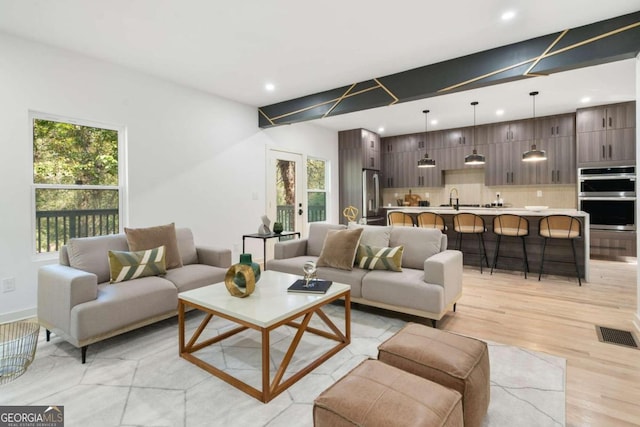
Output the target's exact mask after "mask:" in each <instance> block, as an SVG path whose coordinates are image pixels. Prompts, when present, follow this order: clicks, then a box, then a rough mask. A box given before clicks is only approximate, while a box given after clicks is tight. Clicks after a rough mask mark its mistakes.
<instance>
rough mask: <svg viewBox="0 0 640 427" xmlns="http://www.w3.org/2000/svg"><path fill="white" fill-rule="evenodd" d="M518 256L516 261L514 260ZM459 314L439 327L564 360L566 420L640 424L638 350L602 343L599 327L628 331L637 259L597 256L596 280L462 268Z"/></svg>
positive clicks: (572, 422) (593, 267)
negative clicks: (605, 259)
mask: <svg viewBox="0 0 640 427" xmlns="http://www.w3.org/2000/svg"><path fill="white" fill-rule="evenodd" d="M515 262H517V261H515ZM463 284H464V285H463V286H464V288H463V293H462V298H461V299H460V301H459V302H458V306H457V307H458V308H457V312H456V313H454V314H452V315H447V316H445V317H444V318H443V319H442V320H441V321H440V322H438V328H439V329H444V330H450V331H456V332H460V333H463V334H468V335H471V336H474V337H477V338H481V339H487V340H492V341H496V342H500V343H504V344H511V345H517V346H520V347H524V348H529V349H531V350H536V351H541V352H545V353H549V354H553V355H557V356H561V357H564V358H566V360H567V372H566V390H567V391H566V421H567V425H568V426H580V427H582V426H638V425H640V350H637V349H630V348H626V347H622V346H618V345H614V344H605V343H601V342H599V341H598V337H597V335H596V331H595V325H602V326H609V327H613V328H616V329H623V330H630V331H632V332H633V333H634V334H635V336H636V338H638V334H637V333H636V330H635V327H634V325H633V323H632V322H633V318H634V313H635V311H636V292H637V291H636V288H637V287H636V265H635V264H634V263H633V264H632V263H623V262H612V261H601V260H592V264H591V281H590V282H589V283H586V282H583V285H582V287H578V282H577V280H576V279H571V278H565V277H554V276H543V278H542V281H540V282H538V275H537V274H530V275H529V277H528V279H526V280H525V279H524V275H523V274H522V273H520V274H518V273H517V272H507V271H504V270H499V271H497V272H496V271H494V274H493V275H490V274H489V272H488V271H486V270H485V271H484V274H482V275H481V274H480V270H479V269H477V270H476V269H473V268H470V267H467V266H465V273H464V281H463Z"/></svg>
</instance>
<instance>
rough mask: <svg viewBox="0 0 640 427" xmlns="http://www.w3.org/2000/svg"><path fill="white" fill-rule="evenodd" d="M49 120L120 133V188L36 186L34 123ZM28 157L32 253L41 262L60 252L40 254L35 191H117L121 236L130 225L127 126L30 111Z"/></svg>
mask: <svg viewBox="0 0 640 427" xmlns="http://www.w3.org/2000/svg"><path fill="white" fill-rule="evenodd" d="M34 119H38V120H49V121H53V122H60V123H72V124H76V125H80V126H89V127H96V128H101V129H109V130H115V131H116V132H118V185H117V186H112V185H68V184H65V185H58V184H36V183H35V182H33V121H34ZM29 147H30V148H29V153H30V164H31V233H30V234H31V253H32V255H33V256H34V257H35V258H37V259H38V260H43V259H54V258H55V259H57V258H58V251H52V252H43V253H38V252H37V248H36V236H35V230H36V189H38V188H51V189H60V190H67V189H72V190H75V189H79V188H82V189H87V190H118V193H119V194H118V212H119V214H120V215H119V216H120V218H119V220H118V228H119V231H120V232H121V233H122V232H123V231H124V227H125V226H127V225H128V224H129V197H128V191H127V189H128V182H129V181H128V169H129V168H128V162H127V156H126V154H127V152H128V150H127V128H126V126H125V125H117V124H112V123H105V122H98V121H94V120H85V119H78V118H74V117H69V116H63V115H58V114H51V113H44V112H41V111H34V110H29Z"/></svg>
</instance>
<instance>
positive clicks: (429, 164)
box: [418, 110, 436, 168]
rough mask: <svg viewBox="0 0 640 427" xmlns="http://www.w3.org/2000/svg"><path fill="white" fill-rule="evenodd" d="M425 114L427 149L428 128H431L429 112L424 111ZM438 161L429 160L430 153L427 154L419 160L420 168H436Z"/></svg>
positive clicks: (425, 144)
mask: <svg viewBox="0 0 640 427" xmlns="http://www.w3.org/2000/svg"><path fill="white" fill-rule="evenodd" d="M422 112H423V113H424V121H425V123H424V146H425V148H426V147H427V128H428V126H429V110H423V111H422ZM435 166H436V161H435V160H433V159H430V158H429V153H427V152H425V153H424V157H423V158H421V159H420V160H418V167H419V168H434V167H435Z"/></svg>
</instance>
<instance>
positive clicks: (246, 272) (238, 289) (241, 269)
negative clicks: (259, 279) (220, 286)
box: [224, 264, 256, 298]
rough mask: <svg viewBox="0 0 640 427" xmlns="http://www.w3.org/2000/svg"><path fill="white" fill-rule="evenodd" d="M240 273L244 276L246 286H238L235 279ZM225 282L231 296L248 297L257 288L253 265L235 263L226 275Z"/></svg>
mask: <svg viewBox="0 0 640 427" xmlns="http://www.w3.org/2000/svg"><path fill="white" fill-rule="evenodd" d="M237 274H239V275H241V276H242V277H244V283H245V286H244V287H243V286H238V285H237V284H236V282H235V281H234V280H233V279H234V278H235V277H236V275H237ZM224 284H225V286H226V287H227V290H228V291H229V293H230V294H231V296H234V297H238V298H244V297H248V296H249V295H251V294H252V293H253V291H255V290H256V277H255V275H254V274H253V269H252V268H251V266H249V265H246V264H233V265H232V266H231V267H229V269H228V270H227V274H226V275H225V276H224Z"/></svg>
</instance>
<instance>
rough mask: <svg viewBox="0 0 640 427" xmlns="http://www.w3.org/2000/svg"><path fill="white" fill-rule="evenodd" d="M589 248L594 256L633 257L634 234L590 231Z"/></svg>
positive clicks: (634, 247)
mask: <svg viewBox="0 0 640 427" xmlns="http://www.w3.org/2000/svg"><path fill="white" fill-rule="evenodd" d="M589 248H590V250H591V255H596V256H605V257H635V256H637V250H636V232H635V231H614V230H594V229H591V230H590V244H589Z"/></svg>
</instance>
